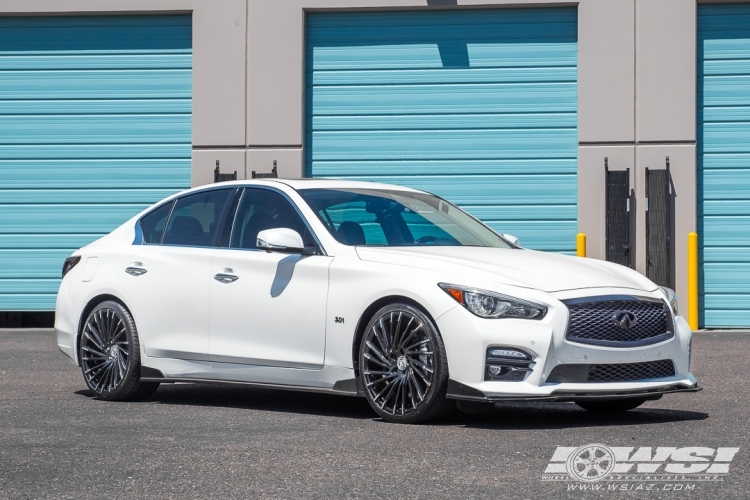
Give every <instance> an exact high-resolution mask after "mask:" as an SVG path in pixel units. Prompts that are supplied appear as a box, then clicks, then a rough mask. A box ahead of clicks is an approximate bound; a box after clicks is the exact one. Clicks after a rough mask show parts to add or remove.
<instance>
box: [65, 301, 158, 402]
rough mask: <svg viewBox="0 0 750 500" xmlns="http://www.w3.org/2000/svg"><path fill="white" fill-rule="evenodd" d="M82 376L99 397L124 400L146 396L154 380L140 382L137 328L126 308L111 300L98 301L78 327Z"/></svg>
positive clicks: (152, 386)
mask: <svg viewBox="0 0 750 500" xmlns="http://www.w3.org/2000/svg"><path fill="white" fill-rule="evenodd" d="M79 355H80V358H79V359H80V360H81V371H82V372H83V379H84V381H85V382H86V385H87V386H88V388H89V389H90V390H91V391H92V392H93V393H94V395H95V396H96V397H97V398H99V399H104V400H126V399H141V398H145V397H148V396H150V395H151V394H153V393H154V391H156V389H157V388H158V387H159V384H158V383H157V382H141V381H140V380H139V379H140V346H139V343H138V332H137V331H136V328H135V322H134V321H133V317H132V316H131V315H130V312H128V310H127V309H126V308H125V307H123V305H122V304H119V303H117V302H114V301H106V302H102V303H101V304H99V305H98V306H96V307H95V308H94V309H93V310H92V311H91V313H89V315H88V317H87V318H86V323H84V325H83V329H82V331H81V342H80V351H79Z"/></svg>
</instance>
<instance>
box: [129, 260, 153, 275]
mask: <svg viewBox="0 0 750 500" xmlns="http://www.w3.org/2000/svg"><path fill="white" fill-rule="evenodd" d="M125 272H126V273H128V274H129V275H131V276H142V275H144V274H146V273H147V272H148V269H146V268H145V267H143V263H141V262H133V263H132V264H130V265H128V267H126V268H125Z"/></svg>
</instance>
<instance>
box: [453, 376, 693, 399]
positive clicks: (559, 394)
mask: <svg viewBox="0 0 750 500" xmlns="http://www.w3.org/2000/svg"><path fill="white" fill-rule="evenodd" d="M603 385H611V384H603ZM702 390H703V387H700V386H699V385H698V382H697V381H696V382H695V383H694V385H692V386H687V385H684V384H673V385H660V386H658V387H655V388H650V389H643V388H634V389H623V390H612V389H605V388H599V390H596V391H594V390H592V389H591V388H590V387H587V388H584V389H577V390H576V389H572V388H568V389H563V390H556V391H555V392H553V393H550V394H547V395H539V396H531V395H529V396H515V395H504V394H485V393H483V392H482V391H479V390H477V389H474V388H473V387H469V386H467V385H464V384H462V383H460V382H456V381H454V380H449V381H448V393H447V395H446V397H448V398H450V399H463V400H466V401H480V402H492V403H496V402H508V401H558V402H565V401H591V400H600V401H602V400H613V399H632V398H644V399H647V400H654V399H659V398H661V397H662V396H663V395H664V394H674V393H678V392H699V391H702Z"/></svg>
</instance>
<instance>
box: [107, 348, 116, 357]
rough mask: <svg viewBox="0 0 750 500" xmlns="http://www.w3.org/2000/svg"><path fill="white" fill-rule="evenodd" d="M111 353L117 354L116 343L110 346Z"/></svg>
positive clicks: (112, 354)
mask: <svg viewBox="0 0 750 500" xmlns="http://www.w3.org/2000/svg"><path fill="white" fill-rule="evenodd" d="M109 354H110V356H112V357H114V356H117V346H116V345H113V346H112V347H110V348H109Z"/></svg>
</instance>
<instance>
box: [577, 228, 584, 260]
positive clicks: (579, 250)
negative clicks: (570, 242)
mask: <svg viewBox="0 0 750 500" xmlns="http://www.w3.org/2000/svg"><path fill="white" fill-rule="evenodd" d="M576 255H577V256H579V257H586V233H578V236H576Z"/></svg>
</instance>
